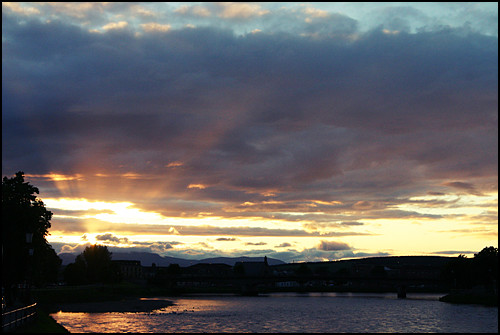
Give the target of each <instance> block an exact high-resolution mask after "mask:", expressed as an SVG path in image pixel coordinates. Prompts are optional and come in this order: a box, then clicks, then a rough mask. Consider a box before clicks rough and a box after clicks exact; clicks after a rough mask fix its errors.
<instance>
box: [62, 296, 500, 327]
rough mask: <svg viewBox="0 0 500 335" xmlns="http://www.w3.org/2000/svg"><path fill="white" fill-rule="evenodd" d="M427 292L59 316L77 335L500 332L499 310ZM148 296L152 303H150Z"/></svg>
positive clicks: (234, 299) (212, 301) (209, 302)
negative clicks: (402, 296) (444, 300)
mask: <svg viewBox="0 0 500 335" xmlns="http://www.w3.org/2000/svg"><path fill="white" fill-rule="evenodd" d="M437 297H438V295H433V294H423V295H416V296H415V297H414V298H410V297H409V298H408V299H397V298H396V297H395V295H394V294H392V295H385V294H355V293H352V294H321V293H313V294H298V293H297V294H292V293H290V294H269V295H265V296H264V295H263V296H258V297H241V296H229V295H228V296H220V295H219V296H210V295H206V296H192V297H186V296H183V297H182V298H167V297H159V298H152V299H151V298H147V299H150V300H165V299H168V300H171V301H172V302H173V303H174V305H172V306H168V307H165V308H161V309H157V310H154V311H152V312H149V313H144V312H140V313H69V312H58V313H55V314H52V317H53V318H54V319H55V320H56V321H57V322H59V323H60V324H62V325H63V326H64V327H66V329H68V330H69V331H70V332H77V333H82V332H85V333H88V332H95V333H106V332H113V333H121V332H130V333H150V332H160V333H168V332H177V333H181V332H214V333H222V332H227V333H238V332H257V333H262V332H294V333H303V332H320V333H324V332H327V333H331V332H334V333H335V332H354V333H357V332H362V333H366V332H368V333H372V332H373V333H378V332H388V331H389V332H467V333H477V332H479V333H483V332H494V333H497V332H498V308H485V307H482V306H479V307H478V306H471V305H458V306H457V305H454V304H447V303H442V302H440V301H438V300H437ZM147 299H146V298H145V299H144V300H147Z"/></svg>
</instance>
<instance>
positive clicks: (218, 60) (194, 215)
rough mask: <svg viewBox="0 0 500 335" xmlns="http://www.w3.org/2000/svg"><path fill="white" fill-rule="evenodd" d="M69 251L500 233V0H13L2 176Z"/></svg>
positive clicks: (417, 248)
mask: <svg viewBox="0 0 500 335" xmlns="http://www.w3.org/2000/svg"><path fill="white" fill-rule="evenodd" d="M17 171H24V173H25V177H26V180H27V181H28V182H30V183H31V184H32V185H34V186H36V187H38V188H39V190H40V194H39V197H40V199H41V200H42V201H43V202H44V203H45V205H46V207H47V209H48V210H50V211H52V212H53V214H54V215H53V218H52V220H51V223H52V226H51V228H50V230H49V233H50V235H49V236H48V237H47V239H48V241H49V242H50V243H51V245H52V246H53V247H54V249H55V250H56V251H57V252H58V253H61V252H75V253H76V252H80V251H82V250H83V249H84V247H85V246H87V245H89V244H94V243H98V244H104V245H107V246H109V248H110V250H111V251H114V252H118V251H124V250H128V251H147V252H154V253H158V254H160V255H164V256H165V255H166V256H174V257H181V258H191V259H202V258H207V257H214V256H262V257H263V256H267V257H272V258H277V259H280V260H283V261H286V262H291V261H319V260H336V259H346V258H356V257H368V256H390V255H444V256H452V255H459V254H465V255H468V256H471V255H473V254H474V253H477V252H478V251H480V250H481V249H482V248H484V247H485V246H495V247H498V6H497V4H495V3H467V4H465V3H462V4H460V3H408V4H407V5H404V6H401V5H398V3H305V4H299V3H240V2H238V3H24V2H21V3H5V2H4V3H2V174H3V176H9V177H10V176H12V175H13V174H14V173H15V172H17Z"/></svg>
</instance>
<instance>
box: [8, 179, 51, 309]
mask: <svg viewBox="0 0 500 335" xmlns="http://www.w3.org/2000/svg"><path fill="white" fill-rule="evenodd" d="M36 194H39V191H38V188H37V187H35V186H33V185H30V183H28V182H25V181H24V172H22V171H19V172H17V173H16V174H15V176H14V177H13V178H7V177H3V179H2V286H3V287H4V288H5V290H6V291H7V292H6V293H7V294H6V296H7V299H8V300H9V299H10V300H12V299H13V297H12V290H11V289H12V288H13V287H15V286H17V285H19V284H23V283H27V284H35V285H43V284H45V283H47V282H53V281H55V280H56V279H57V271H58V269H59V266H60V264H61V259H60V258H59V257H58V256H57V254H56V253H55V251H54V249H52V247H51V246H50V244H49V243H48V242H47V240H46V239H45V237H46V236H47V235H48V233H49V232H48V230H49V228H50V226H51V224H50V220H51V218H52V212H50V211H48V210H47V209H46V208H45V205H44V203H43V201H42V200H40V199H38V198H37V196H36Z"/></svg>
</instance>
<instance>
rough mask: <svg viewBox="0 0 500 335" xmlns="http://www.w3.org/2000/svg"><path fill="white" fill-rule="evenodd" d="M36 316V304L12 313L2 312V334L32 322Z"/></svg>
mask: <svg viewBox="0 0 500 335" xmlns="http://www.w3.org/2000/svg"><path fill="white" fill-rule="evenodd" d="M35 316H36V303H34V304H32V305H29V306H24V307H21V308H18V309H14V310H12V311H8V312H5V313H3V312H2V332H5V331H8V330H12V329H15V328H17V327H19V326H21V325H24V324H26V323H28V322H30V321H32V320H33V319H34V318H35Z"/></svg>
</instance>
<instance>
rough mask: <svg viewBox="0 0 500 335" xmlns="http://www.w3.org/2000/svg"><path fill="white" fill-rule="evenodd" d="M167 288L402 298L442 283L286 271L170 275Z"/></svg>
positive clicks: (243, 293)
mask: <svg viewBox="0 0 500 335" xmlns="http://www.w3.org/2000/svg"><path fill="white" fill-rule="evenodd" d="M159 283H161V284H162V285H166V286H167V287H170V288H174V289H175V288H178V289H183V288H184V289H189V288H197V289H203V288H207V289H208V288H230V289H232V290H233V291H234V292H235V293H240V294H242V295H256V294H258V293H260V292H273V291H282V290H284V289H286V285H287V284H288V285H289V287H288V288H289V289H290V290H295V291H332V292H335V291H337V292H338V291H376V292H395V293H396V292H397V294H398V297H400V298H404V297H405V296H406V291H407V289H408V288H415V287H421V288H428V289H435V288H437V287H439V286H440V285H442V281H441V280H440V279H438V278H424V277H422V278H416V277H412V276H394V277H391V276H382V275H380V276H376V275H375V276H356V275H339V274H329V273H325V274H317V273H315V274H289V275H273V274H266V275H261V276H248V275H242V274H213V275H189V276H186V275H183V274H179V275H170V276H164V277H163V278H161V281H160V282H159Z"/></svg>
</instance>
